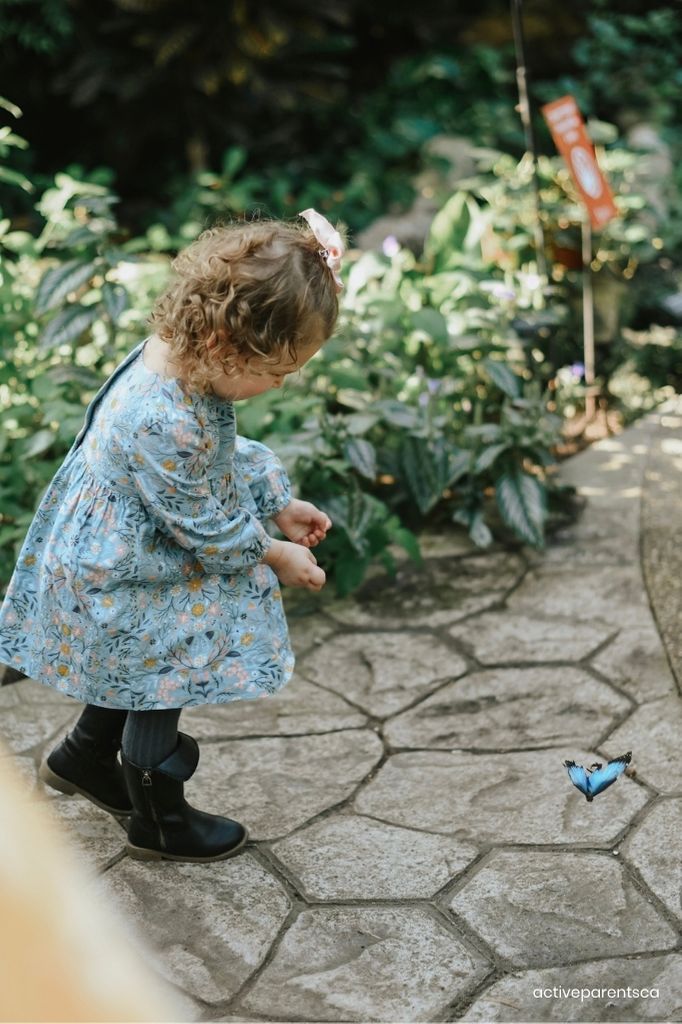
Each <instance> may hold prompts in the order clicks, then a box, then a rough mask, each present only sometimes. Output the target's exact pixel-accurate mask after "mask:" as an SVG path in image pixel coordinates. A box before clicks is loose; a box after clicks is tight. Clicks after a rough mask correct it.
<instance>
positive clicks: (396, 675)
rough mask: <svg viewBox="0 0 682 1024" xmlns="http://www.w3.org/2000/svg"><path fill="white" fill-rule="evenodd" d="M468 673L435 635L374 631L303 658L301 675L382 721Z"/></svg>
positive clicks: (348, 635) (328, 645)
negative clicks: (434, 688) (431, 691)
mask: <svg viewBox="0 0 682 1024" xmlns="http://www.w3.org/2000/svg"><path fill="white" fill-rule="evenodd" d="M466 668H467V666H466V662H465V661H464V659H463V658H461V657H460V655H459V654H457V653H455V652H454V651H453V650H452V649H451V648H450V647H448V646H447V644H444V643H443V642H442V641H441V640H439V639H438V638H437V637H434V636H433V635H432V634H429V633H426V634H423V633H419V632H409V633H389V632H376V633H352V634H351V633H345V634H344V633H342V634H340V635H338V636H335V637H333V639H331V640H329V641H328V642H327V643H326V644H324V646H323V647H320V648H318V649H317V650H315V651H313V652H312V653H311V654H309V655H308V656H307V657H306V658H304V659H303V662H302V665H301V672H302V673H303V674H304V675H306V676H307V677H308V678H309V679H312V680H313V681H314V682H316V683H319V684H320V685H321V686H325V687H328V688H329V689H331V690H334V691H336V693H339V694H342V695H344V696H347V697H348V699H349V700H352V701H353V703H354V704H358V705H359V706H360V707H361V708H363V709H364V710H366V711H367V712H369V713H370V714H372V715H376V716H381V717H383V716H385V715H391V714H394V712H396V711H400V710H402V708H404V707H406V706H407V705H408V704H411V703H412V702H413V701H415V700H416V699H417V698H418V697H420V696H422V695H423V694H425V693H428V692H429V691H430V690H431V689H433V687H434V686H435V685H436V684H437V682H438V681H439V680H446V679H448V678H455V677H456V676H460V675H462V673H464V672H466Z"/></svg>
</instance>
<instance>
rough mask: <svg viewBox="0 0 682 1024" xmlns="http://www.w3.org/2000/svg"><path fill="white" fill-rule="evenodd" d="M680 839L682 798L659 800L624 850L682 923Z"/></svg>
mask: <svg viewBox="0 0 682 1024" xmlns="http://www.w3.org/2000/svg"><path fill="white" fill-rule="evenodd" d="M680 836H682V799H677V800H659V801H658V802H657V803H656V804H654V806H653V807H652V808H651V810H650V811H649V812H648V814H647V816H646V817H645V818H644V820H643V821H641V822H640V823H639V825H637V828H636V829H635V831H634V832H631V833H630V835H629V836H628V837H627V839H626V840H625V842H624V843H623V847H622V849H623V856H625V857H626V858H627V860H629V861H630V862H631V863H632V864H634V865H635V867H637V868H638V869H639V871H640V873H641V875H642V878H643V879H644V881H645V882H646V883H647V885H648V886H649V888H650V889H651V890H652V892H655V893H656V895H657V896H658V898H659V899H660V900H662V902H663V903H665V905H666V907H667V908H668V910H669V911H670V912H671V913H672V914H675V915H676V916H677V918H678V919H679V920H680V922H681V923H682V858H681V857H680ZM680 1005H682V1003H681V1004H680Z"/></svg>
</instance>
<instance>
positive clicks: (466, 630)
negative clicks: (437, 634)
mask: <svg viewBox="0 0 682 1024" xmlns="http://www.w3.org/2000/svg"><path fill="white" fill-rule="evenodd" d="M448 632H449V634H450V635H451V636H453V637H456V638H457V639H458V640H461V641H462V642H463V644H464V645H465V647H466V648H467V649H468V650H470V651H471V653H472V654H473V655H474V657H475V658H477V659H478V661H480V662H481V664H483V665H496V664H500V663H503V662H510V661H580V660H581V658H585V657H587V655H588V654H589V653H590V651H593V650H594V649H595V648H596V647H598V646H599V644H601V643H603V642H604V640H606V639H607V637H608V636H610V635H611V634H612V633H613V626H609V625H607V624H606V623H602V624H600V623H598V622H576V621H575V620H574V619H566V618H562V617H560V616H556V617H554V618H546V619H545V618H533V617H532V616H530V615H514V614H512V613H510V612H504V611H498V612H487V613H485V614H484V615H478V616H477V617H476V618H475V619H470V620H468V621H467V622H464V623H461V624H459V625H455V626H452V627H451V628H450V629H449V630H448Z"/></svg>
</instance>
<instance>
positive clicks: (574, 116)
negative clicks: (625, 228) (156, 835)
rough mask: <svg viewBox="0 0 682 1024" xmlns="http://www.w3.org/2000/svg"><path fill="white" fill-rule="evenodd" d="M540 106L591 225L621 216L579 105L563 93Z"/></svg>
mask: <svg viewBox="0 0 682 1024" xmlns="http://www.w3.org/2000/svg"><path fill="white" fill-rule="evenodd" d="M541 109H542V113H543V116H544V118H545V121H546V122H547V124H548V126H549V130H550V131H551V133H552V138H553V139H554V143H555V145H556V148H557V149H558V150H559V152H560V153H561V155H562V156H563V158H564V160H565V161H566V163H567V164H568V169H569V171H570V172H571V177H572V178H573V181H574V182H575V184H576V188H577V189H578V191H579V192H580V195H581V196H582V200H583V203H584V204H585V208H586V209H587V212H588V213H589V215H590V221H591V223H592V227H593V228H595V229H596V230H599V228H603V227H604V225H605V224H606V223H607V222H608V221H610V220H611V218H612V217H616V216H618V210H617V208H616V204H615V203H614V201H613V195H612V193H611V189H610V188H609V186H608V183H607V181H606V178H605V177H604V175H603V174H602V172H601V170H600V169H599V164H598V163H597V158H596V157H595V155H594V146H593V145H592V141H591V139H590V137H589V135H588V134H587V129H586V127H585V122H584V121H583V119H582V115H581V113H580V111H579V109H578V105H577V103H576V102H575V100H574V99H573V97H572V96H562V97H561V99H560V100H554V102H553V103H546V104H545V106H544V107H542V108H541Z"/></svg>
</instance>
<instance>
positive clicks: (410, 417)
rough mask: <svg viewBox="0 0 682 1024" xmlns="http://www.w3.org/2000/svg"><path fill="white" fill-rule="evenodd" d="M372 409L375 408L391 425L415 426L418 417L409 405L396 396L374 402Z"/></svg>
mask: <svg viewBox="0 0 682 1024" xmlns="http://www.w3.org/2000/svg"><path fill="white" fill-rule="evenodd" d="M373 408H374V409H376V410H377V412H379V413H380V414H381V416H382V418H383V419H384V420H385V421H386V423H390V424H391V426H392V427H408V428H411V427H416V426H417V424H418V422H419V417H418V414H417V412H416V410H415V409H412V408H410V406H409V405H405V403H404V402H400V401H398V399H396V398H386V399H383V400H382V401H379V402H375V403H374V406H373Z"/></svg>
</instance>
